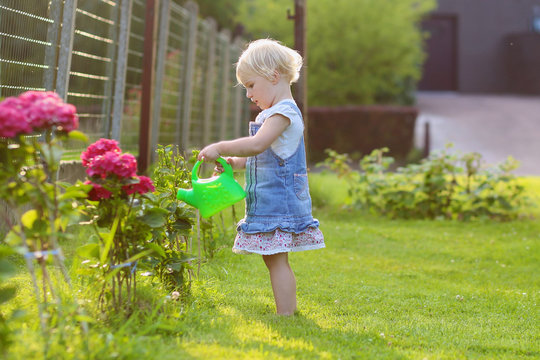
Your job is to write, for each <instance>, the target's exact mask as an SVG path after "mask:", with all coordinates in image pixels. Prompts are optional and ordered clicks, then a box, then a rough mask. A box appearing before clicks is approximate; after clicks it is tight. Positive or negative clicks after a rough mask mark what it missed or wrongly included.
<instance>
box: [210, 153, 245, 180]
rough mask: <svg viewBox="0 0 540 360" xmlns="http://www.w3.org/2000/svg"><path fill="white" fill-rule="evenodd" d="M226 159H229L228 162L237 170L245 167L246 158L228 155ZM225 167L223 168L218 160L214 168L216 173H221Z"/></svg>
mask: <svg viewBox="0 0 540 360" xmlns="http://www.w3.org/2000/svg"><path fill="white" fill-rule="evenodd" d="M225 161H227V164H229V165H231V167H232V168H233V169H235V170H237V169H241V168H242V167H245V166H246V165H245V160H244V159H242V158H238V157H226V158H225ZM223 171H225V169H223V165H221V163H220V162H216V167H215V168H214V174H213V176H215V175H219V174H221V173H222V172H223Z"/></svg>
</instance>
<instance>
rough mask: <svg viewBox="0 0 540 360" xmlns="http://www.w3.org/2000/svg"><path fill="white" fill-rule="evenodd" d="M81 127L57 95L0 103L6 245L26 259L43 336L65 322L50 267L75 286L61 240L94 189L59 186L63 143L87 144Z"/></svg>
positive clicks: (36, 95)
mask: <svg viewBox="0 0 540 360" xmlns="http://www.w3.org/2000/svg"><path fill="white" fill-rule="evenodd" d="M78 126H79V119H78V116H77V111H76V108H75V107H74V106H73V105H71V104H68V103H65V102H64V101H63V100H62V99H61V98H60V97H59V96H58V95H57V94H56V93H54V92H41V91H28V92H25V93H23V94H21V95H19V96H18V97H9V98H6V99H4V100H3V101H2V102H0V160H1V161H0V199H1V200H3V201H4V203H5V204H7V206H8V207H9V209H10V212H11V214H13V215H14V216H13V217H14V219H10V218H8V219H7V220H8V224H7V225H8V227H9V228H10V232H9V233H8V234H7V236H6V238H5V239H4V242H5V243H6V244H7V245H8V246H9V247H10V248H11V249H15V250H17V251H18V252H19V253H20V254H21V255H23V256H24V259H25V261H26V265H27V268H28V270H29V273H30V276H31V278H32V283H33V288H34V292H35V295H36V299H37V303H38V310H39V318H40V324H41V326H42V330H43V331H44V333H48V330H49V328H50V326H51V325H52V321H53V319H54V318H58V317H60V314H61V312H62V311H63V310H62V308H61V306H60V304H65V302H63V301H64V300H65V299H61V298H60V294H59V292H58V291H57V289H55V288H54V287H55V286H54V284H55V281H53V276H54V271H52V270H51V269H50V268H49V267H48V264H49V263H50V262H51V259H52V261H54V264H55V269H60V271H61V276H62V277H63V279H64V280H65V282H67V283H68V284H69V286H71V280H70V278H69V275H68V273H67V270H66V268H65V266H64V257H63V253H62V249H61V247H60V246H59V240H61V239H67V238H68V236H69V235H68V234H66V232H65V230H66V228H67V227H68V226H69V225H71V224H74V223H77V222H78V216H79V213H80V210H81V203H80V201H79V200H81V199H84V198H86V196H87V192H88V190H89V189H90V187H88V186H85V185H83V184H82V183H80V182H78V183H77V184H74V185H71V184H63V183H60V182H58V181H57V173H58V169H59V166H60V159H61V157H62V153H63V148H62V142H63V141H64V140H67V139H68V138H69V139H75V140H82V141H86V136H85V135H84V134H82V133H80V132H78V131H77V130H76V129H77V128H78ZM23 209H29V210H27V211H25V212H23ZM34 262H36V263H37V265H38V267H39V268H40V271H39V272H38V271H36V270H35V264H34ZM39 277H41V279H38V278H39ZM38 284H40V285H38ZM72 297H73V301H74V304H75V305H74V307H75V308H77V309H78V310H77V311H80V308H79V307H78V305H77V301H76V299H75V296H74V294H72ZM51 300H53V301H51ZM53 314H56V315H58V317H55V316H52V315H53ZM84 326H85V325H84V324H83V327H84Z"/></svg>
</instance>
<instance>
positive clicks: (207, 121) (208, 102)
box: [203, 18, 217, 145]
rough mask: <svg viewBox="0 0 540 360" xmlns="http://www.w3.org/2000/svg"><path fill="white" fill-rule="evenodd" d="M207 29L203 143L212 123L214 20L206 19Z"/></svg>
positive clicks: (214, 56)
mask: <svg viewBox="0 0 540 360" xmlns="http://www.w3.org/2000/svg"><path fill="white" fill-rule="evenodd" d="M207 21H208V24H209V27H208V28H209V29H208V69H207V73H206V85H205V86H206V88H205V91H204V108H203V112H204V113H203V119H204V123H203V145H207V144H208V143H209V142H210V125H211V123H212V113H213V110H214V107H213V104H214V82H215V78H216V70H215V69H216V30H217V23H216V20H214V19H212V18H209V19H207Z"/></svg>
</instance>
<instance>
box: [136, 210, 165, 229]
mask: <svg viewBox="0 0 540 360" xmlns="http://www.w3.org/2000/svg"><path fill="white" fill-rule="evenodd" d="M168 214H169V212H168V211H167V210H165V209H161V208H152V209H150V210H148V211H147V212H146V213H145V214H144V215H143V216H142V217H140V218H139V220H140V221H142V222H143V223H145V224H146V225H148V226H150V227H151V228H158V227H162V226H163V225H165V221H166V220H167V215H168Z"/></svg>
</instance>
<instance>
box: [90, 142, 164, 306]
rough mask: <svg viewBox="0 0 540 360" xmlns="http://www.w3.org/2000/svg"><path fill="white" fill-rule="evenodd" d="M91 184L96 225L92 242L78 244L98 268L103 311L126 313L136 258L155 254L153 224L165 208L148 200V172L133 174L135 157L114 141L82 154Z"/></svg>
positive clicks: (132, 297)
mask: <svg viewBox="0 0 540 360" xmlns="http://www.w3.org/2000/svg"><path fill="white" fill-rule="evenodd" d="M81 160H82V163H83V166H84V167H85V168H86V174H87V175H88V180H87V181H85V184H86V185H88V186H90V187H91V188H90V191H89V192H88V198H87V201H88V203H87V207H86V212H87V218H88V220H89V221H88V222H86V223H87V224H90V225H92V226H93V229H94V230H95V236H94V239H95V240H96V241H95V242H91V243H90V244H87V245H84V246H83V247H82V248H81V249H79V255H81V256H83V257H85V258H89V259H87V260H89V261H86V263H87V264H89V265H90V268H89V269H99V271H101V272H102V274H101V275H102V276H100V277H99V278H98V280H99V281H98V283H99V284H100V286H101V295H100V305H101V309H102V310H106V309H108V308H109V307H108V306H107V305H109V304H110V305H112V307H111V309H112V310H114V311H115V312H118V311H123V312H124V313H125V314H126V315H128V316H129V315H130V314H131V312H132V310H133V305H134V304H135V301H136V279H137V278H136V273H137V266H138V263H139V260H141V259H143V258H145V257H147V256H148V255H150V254H151V253H153V252H154V251H155V250H156V248H155V247H152V246H151V245H150V244H152V237H153V234H152V233H153V231H154V229H155V228H159V227H160V226H162V225H163V223H164V221H165V220H164V217H165V216H166V214H167V211H166V210H164V209H160V208H159V207H154V206H152V205H151V204H149V203H148V198H147V197H148V196H150V194H151V193H152V192H153V191H154V190H155V188H154V185H153V182H152V180H151V179H150V178H148V177H146V176H138V175H137V173H136V172H137V160H136V159H135V157H134V156H133V155H131V154H128V153H122V150H121V149H120V147H119V146H118V142H117V141H115V140H110V139H100V140H98V141H96V142H95V143H93V144H91V145H90V146H89V147H88V148H87V149H86V151H84V152H83V153H82V154H81Z"/></svg>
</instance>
